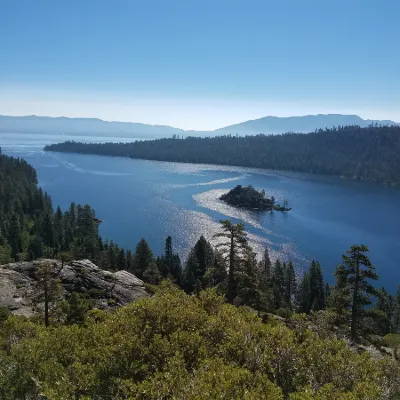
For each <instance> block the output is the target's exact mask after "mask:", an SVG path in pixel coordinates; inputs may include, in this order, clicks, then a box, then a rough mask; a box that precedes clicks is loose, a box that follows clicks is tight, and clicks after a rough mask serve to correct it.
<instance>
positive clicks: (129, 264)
mask: <svg viewBox="0 0 400 400" xmlns="http://www.w3.org/2000/svg"><path fill="white" fill-rule="evenodd" d="M133 266H134V260H133V255H132V252H131V251H130V250H127V251H126V270H127V271H128V272H130V273H132V274H133V273H134V271H133Z"/></svg>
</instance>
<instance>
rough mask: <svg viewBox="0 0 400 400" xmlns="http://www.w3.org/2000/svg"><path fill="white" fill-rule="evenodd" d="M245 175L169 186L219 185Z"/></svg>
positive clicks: (243, 177)
mask: <svg viewBox="0 0 400 400" xmlns="http://www.w3.org/2000/svg"><path fill="white" fill-rule="evenodd" d="M247 176H248V175H247V174H243V175H240V176H235V177H233V178H224V179H215V180H213V181H208V182H198V183H186V184H184V183H182V184H173V185H170V187H171V188H185V187H196V186H210V185H219V184H221V183H229V182H234V181H240V180H244V179H246V178H247Z"/></svg>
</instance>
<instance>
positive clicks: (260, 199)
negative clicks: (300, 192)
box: [219, 185, 291, 211]
mask: <svg viewBox="0 0 400 400" xmlns="http://www.w3.org/2000/svg"><path fill="white" fill-rule="evenodd" d="M219 199H220V200H222V201H224V202H225V203H227V204H229V205H230V206H233V207H239V208H246V209H248V210H260V211H272V210H276V211H290V210H291V208H289V207H288V201H287V200H284V202H283V205H282V206H281V205H280V204H276V202H275V198H274V196H271V197H270V198H269V197H266V195H265V190H264V189H263V190H261V191H258V190H257V189H255V188H254V187H253V186H252V185H249V186H242V185H237V186H235V187H234V188H233V189H231V190H230V191H229V192H228V193H224V194H223V195H222V196H221V197H220V198H219Z"/></svg>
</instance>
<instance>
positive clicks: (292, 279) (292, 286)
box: [284, 261, 297, 309]
mask: <svg viewBox="0 0 400 400" xmlns="http://www.w3.org/2000/svg"><path fill="white" fill-rule="evenodd" d="M284 280H285V294H284V298H285V303H286V305H287V306H288V307H289V309H292V308H293V305H292V300H293V297H294V295H295V294H296V288H297V283H296V273H295V271H294V266H293V263H292V262H291V261H289V263H288V265H287V267H286V269H285V276H284Z"/></svg>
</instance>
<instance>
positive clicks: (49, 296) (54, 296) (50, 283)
mask: <svg viewBox="0 0 400 400" xmlns="http://www.w3.org/2000/svg"><path fill="white" fill-rule="evenodd" d="M58 272H59V271H57V270H56V267H55V265H54V264H52V263H51V262H50V261H42V262H41V263H40V264H39V265H38V268H37V271H36V277H37V288H38V294H37V301H39V302H40V301H43V303H44V323H45V326H46V327H48V326H49V325H50V311H51V307H52V305H54V303H55V302H56V301H57V300H58V299H59V297H60V293H61V284H60V281H59V280H58V278H57V274H58Z"/></svg>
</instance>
